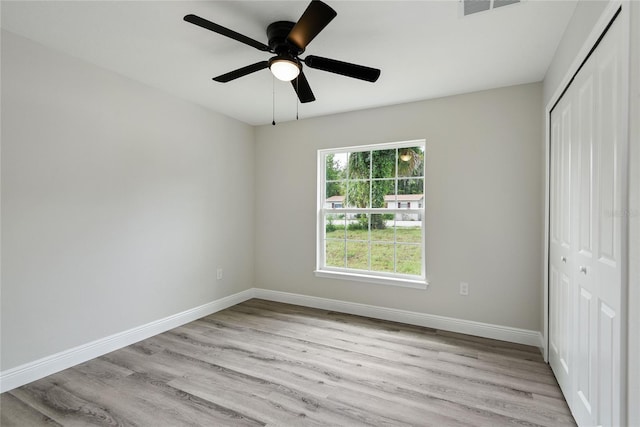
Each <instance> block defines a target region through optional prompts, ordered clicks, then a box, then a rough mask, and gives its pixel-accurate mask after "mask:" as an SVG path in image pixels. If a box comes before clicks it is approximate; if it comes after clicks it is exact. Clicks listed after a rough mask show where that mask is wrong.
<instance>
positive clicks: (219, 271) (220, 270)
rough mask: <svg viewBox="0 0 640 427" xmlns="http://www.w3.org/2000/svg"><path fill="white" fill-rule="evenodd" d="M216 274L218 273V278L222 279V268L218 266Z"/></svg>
mask: <svg viewBox="0 0 640 427" xmlns="http://www.w3.org/2000/svg"><path fill="white" fill-rule="evenodd" d="M216 274H217V277H218V280H222V268H220V267H218V271H217V273H216Z"/></svg>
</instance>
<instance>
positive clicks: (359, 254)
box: [347, 240, 369, 270]
mask: <svg viewBox="0 0 640 427" xmlns="http://www.w3.org/2000/svg"><path fill="white" fill-rule="evenodd" d="M347 267H348V268H357V269H359V270H368V269H369V243H367V242H355V241H352V240H347Z"/></svg>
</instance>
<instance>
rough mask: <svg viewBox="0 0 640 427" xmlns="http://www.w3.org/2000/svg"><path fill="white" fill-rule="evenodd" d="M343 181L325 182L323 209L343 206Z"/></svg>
mask: <svg viewBox="0 0 640 427" xmlns="http://www.w3.org/2000/svg"><path fill="white" fill-rule="evenodd" d="M344 196H345V183H344V181H334V182H327V185H326V192H325V196H324V197H325V199H324V202H325V203H324V207H325V209H339V208H343V207H344Z"/></svg>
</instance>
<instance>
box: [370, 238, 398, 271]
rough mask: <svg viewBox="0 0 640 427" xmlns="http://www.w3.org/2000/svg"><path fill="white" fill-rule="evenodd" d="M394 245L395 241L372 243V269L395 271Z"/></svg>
mask: <svg viewBox="0 0 640 427" xmlns="http://www.w3.org/2000/svg"><path fill="white" fill-rule="evenodd" d="M394 246H395V245H394V244H393V243H372V244H371V270H373V271H384V272H388V273H393V272H394V270H395V268H394V261H395V256H394Z"/></svg>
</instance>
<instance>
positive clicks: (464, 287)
mask: <svg viewBox="0 0 640 427" xmlns="http://www.w3.org/2000/svg"><path fill="white" fill-rule="evenodd" d="M460 295H464V296H467V295H469V284H468V283H467V282H460Z"/></svg>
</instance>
